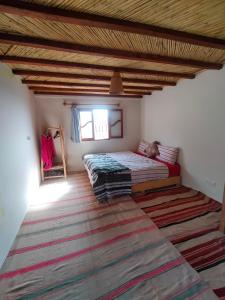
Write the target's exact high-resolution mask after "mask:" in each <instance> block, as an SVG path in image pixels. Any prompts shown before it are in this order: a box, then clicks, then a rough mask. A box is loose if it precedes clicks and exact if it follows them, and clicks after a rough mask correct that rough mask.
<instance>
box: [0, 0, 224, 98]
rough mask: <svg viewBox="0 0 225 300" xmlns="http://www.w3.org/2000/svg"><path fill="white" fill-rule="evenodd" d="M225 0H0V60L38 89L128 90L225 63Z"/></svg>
mask: <svg viewBox="0 0 225 300" xmlns="http://www.w3.org/2000/svg"><path fill="white" fill-rule="evenodd" d="M224 16H225V1H224V0H214V1H208V0H199V1H196V0H189V1H187V0H160V1H158V0H151V1H146V0H124V1H121V0H114V1H103V0H98V1H97V0H76V1H71V0H30V1H21V0H5V1H4V0H0V60H1V61H2V62H4V63H6V64H8V65H9V66H10V68H12V70H13V73H14V74H17V75H20V76H21V77H22V82H23V83H24V84H27V85H28V86H29V88H30V89H31V90H32V91H33V92H34V93H35V94H49V95H107V96H110V95H109V85H110V79H111V76H112V73H113V71H119V72H120V73H121V76H122V80H123V87H124V94H123V95H122V96H123V97H138V98H140V97H142V95H150V94H151V93H152V92H153V91H158V92H160V91H161V90H162V89H163V87H164V86H175V85H176V84H177V82H178V80H182V79H184V78H186V79H190V80H193V79H194V78H195V76H196V74H198V73H199V72H201V71H203V70H207V69H215V70H219V69H221V68H222V66H223V64H224V63H225V18H224Z"/></svg>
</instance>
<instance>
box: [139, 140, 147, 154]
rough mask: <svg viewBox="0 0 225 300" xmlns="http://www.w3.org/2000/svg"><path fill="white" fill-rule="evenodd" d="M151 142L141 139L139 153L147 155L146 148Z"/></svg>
mask: <svg viewBox="0 0 225 300" xmlns="http://www.w3.org/2000/svg"><path fill="white" fill-rule="evenodd" d="M148 146H149V143H148V142H145V141H141V142H140V144H139V146H138V151H137V152H138V153H139V154H141V155H144V156H147V153H146V149H147V148H148Z"/></svg>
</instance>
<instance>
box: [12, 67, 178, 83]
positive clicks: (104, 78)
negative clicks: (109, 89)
mask: <svg viewBox="0 0 225 300" xmlns="http://www.w3.org/2000/svg"><path fill="white" fill-rule="evenodd" d="M12 71H13V73H14V74H15V75H22V76H38V77H39V76H42V77H51V78H52V77H53V78H54V77H55V78H69V79H87V80H100V81H110V80H111V77H109V76H95V75H84V74H71V73H61V72H48V71H34V70H23V69H22V70H21V69H13V70H12ZM122 81H123V82H129V83H144V84H159V85H169V86H175V85H176V82H175V81H163V80H151V79H138V78H122Z"/></svg>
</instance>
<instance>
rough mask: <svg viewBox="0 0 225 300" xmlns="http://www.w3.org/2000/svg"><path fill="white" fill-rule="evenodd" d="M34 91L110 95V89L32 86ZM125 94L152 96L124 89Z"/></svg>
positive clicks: (148, 93)
mask: <svg viewBox="0 0 225 300" xmlns="http://www.w3.org/2000/svg"><path fill="white" fill-rule="evenodd" d="M29 89H30V90H32V91H43V92H44V91H47V92H52V91H53V92H68V93H70V92H77V93H97V94H98V93H108V92H109V90H108V89H73V88H54V87H45V86H30V87H29ZM124 94H131V95H151V94H152V93H151V92H144V91H127V90H126V89H124Z"/></svg>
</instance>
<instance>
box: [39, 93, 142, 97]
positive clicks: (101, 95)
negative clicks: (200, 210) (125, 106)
mask: <svg viewBox="0 0 225 300" xmlns="http://www.w3.org/2000/svg"><path fill="white" fill-rule="evenodd" d="M34 94H35V95H52V96H85V97H86V96H90V97H113V98H142V95H110V94H89V93H64V92H42V91H34Z"/></svg>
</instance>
